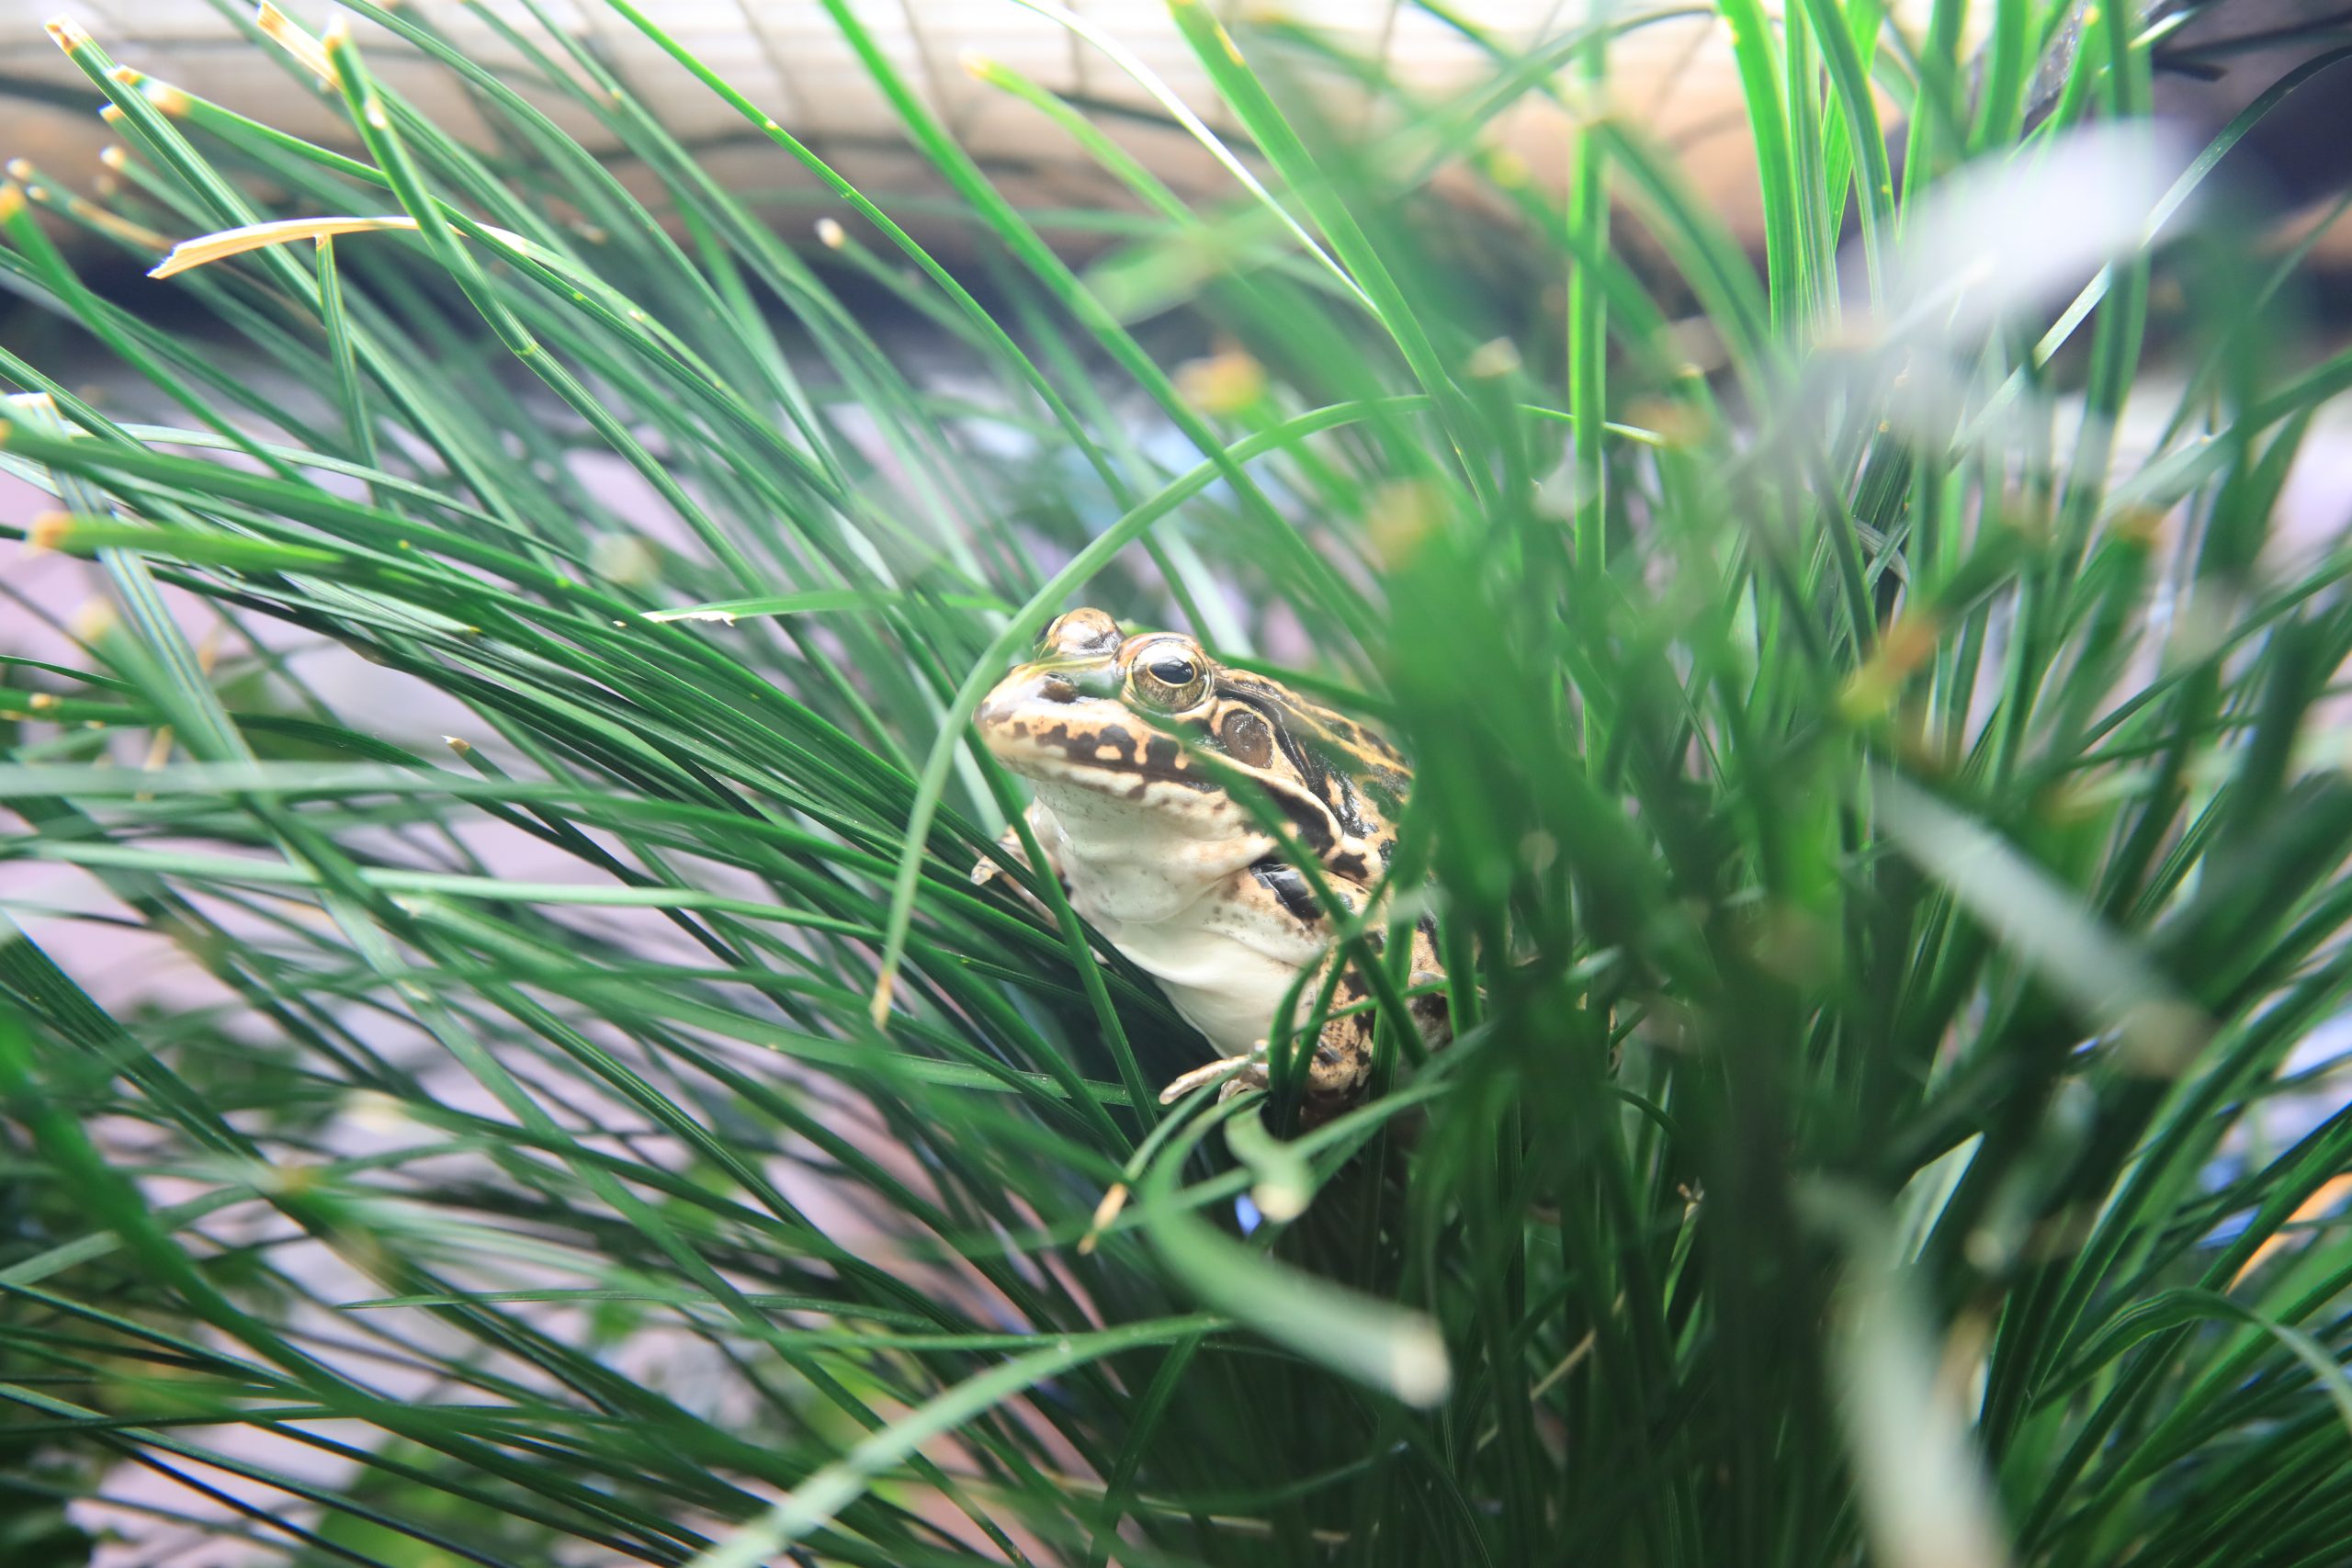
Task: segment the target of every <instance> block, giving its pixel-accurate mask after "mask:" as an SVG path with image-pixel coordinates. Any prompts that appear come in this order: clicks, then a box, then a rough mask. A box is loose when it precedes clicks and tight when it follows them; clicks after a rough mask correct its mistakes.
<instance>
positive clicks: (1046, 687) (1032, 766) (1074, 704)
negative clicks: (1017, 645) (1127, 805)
mask: <svg viewBox="0 0 2352 1568" xmlns="http://www.w3.org/2000/svg"><path fill="white" fill-rule="evenodd" d="M973 718H974V720H975V721H976V722H977V723H978V725H979V728H980V735H981V738H982V739H985V740H986V741H987V742H988V747H989V750H990V751H992V752H994V753H995V754H996V758H997V760H998V761H1001V762H1002V763H1003V764H1004V765H1005V766H1006V767H1008V768H1011V769H1012V771H1013V772H1014V773H1020V774H1022V775H1023V776H1024V777H1027V778H1032V779H1040V780H1047V781H1050V782H1053V783H1056V784H1077V785H1079V786H1080V787H1082V788H1086V789H1091V790H1093V791H1096V792H1098V793H1100V794H1103V795H1114V796H1122V797H1139V796H1140V795H1141V793H1142V791H1143V790H1144V789H1145V788H1146V787H1147V786H1148V785H1149V784H1175V785H1178V786H1181V787H1182V788H1184V789H1191V790H1200V791H1204V792H1206V791H1211V790H1214V789H1216V787H1217V785H1216V780H1214V779H1212V778H1211V777H1209V775H1208V773H1207V772H1206V771H1205V770H1204V769H1202V768H1201V767H1200V766H1199V765H1198V764H1197V762H1196V761H1194V760H1193V757H1192V756H1191V755H1189V754H1188V752H1187V750H1186V749H1185V747H1184V744H1183V742H1182V741H1181V740H1179V739H1177V738H1176V737H1174V736H1172V735H1168V734H1164V733H1162V732H1161V731H1159V730H1157V729H1154V728H1152V727H1151V726H1150V725H1149V724H1148V723H1146V722H1145V721H1144V720H1143V719H1141V718H1139V717H1137V716H1136V715H1134V714H1132V713H1130V712H1128V711H1127V709H1126V708H1125V707H1124V706H1122V705H1119V704H1118V703H1116V702H1113V701H1111V700H1109V699H1107V698H1103V697H1094V696H1088V695H1086V694H1084V693H1082V692H1081V691H1080V689H1079V687H1078V686H1077V684H1076V683H1075V682H1071V681H1070V680H1069V679H1068V678H1067V677H1066V676H1065V675H1064V674H1062V673H1060V672H1057V671H1053V670H1050V669H1039V668H1036V667H1035V666H1033V667H1031V668H1029V669H1026V670H1022V671H1016V672H1015V673H1014V674H1013V675H1012V676H1011V677H1009V678H1007V679H1006V680H1005V681H1004V682H1003V683H1002V684H1001V685H999V686H998V687H997V688H996V690H994V691H993V692H990V693H989V694H988V698H987V700H986V701H984V702H983V703H981V704H980V707H979V711H978V713H976V714H974V715H973Z"/></svg>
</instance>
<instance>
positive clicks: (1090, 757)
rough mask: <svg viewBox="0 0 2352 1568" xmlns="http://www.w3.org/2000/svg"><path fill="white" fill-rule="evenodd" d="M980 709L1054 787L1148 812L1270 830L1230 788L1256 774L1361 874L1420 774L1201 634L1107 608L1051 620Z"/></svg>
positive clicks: (1045, 785)
mask: <svg viewBox="0 0 2352 1568" xmlns="http://www.w3.org/2000/svg"><path fill="white" fill-rule="evenodd" d="M975 717H976V720H977V722H978V726H979V730H980V736H981V739H984V740H985V741H986V742H987V743H988V747H989V750H990V751H992V752H994V753H995V754H996V756H997V758H998V759H999V760H1000V761H1002V762H1003V763H1004V765H1005V766H1007V767H1009V768H1011V769H1012V771H1013V772H1014V773H1020V774H1022V775H1023V776H1024V777H1027V778H1029V779H1032V780H1035V782H1036V784H1037V785H1038V789H1039V794H1040V795H1041V796H1043V797H1045V798H1046V799H1048V800H1052V801H1056V802H1057V804H1059V805H1063V806H1080V805H1084V806H1085V807H1086V808H1087V809H1089V810H1090V811H1091V812H1094V813H1098V814H1099V813H1101V812H1102V811H1103V810H1104V809H1106V808H1112V809H1117V808H1125V809H1128V810H1134V811H1140V812H1144V813H1148V814H1150V815H1152V816H1154V817H1156V818H1161V819H1162V820H1163V823H1164V825H1165V826H1166V827H1167V828H1169V829H1173V830H1175V831H1178V832H1181V833H1182V834H1184V835H1185V836H1188V837H1193V838H1205V837H1209V836H1212V835H1224V834H1245V833H1246V834H1249V835H1250V836H1253V837H1254V836H1257V835H1256V834H1255V830H1254V829H1250V828H1249V827H1248V826H1247V823H1248V816H1247V813H1245V812H1243V811H1242V810H1241V808H1240V807H1238V806H1236V805H1235V804H1234V802H1233V800H1232V798H1231V796H1230V795H1228V794H1227V787H1226V781H1227V780H1228V779H1230V778H1232V777H1234V776H1235V775H1237V774H1238V775H1240V776H1244V777H1247V778H1250V779H1251V780H1254V781H1255V782H1256V783H1257V784H1259V785H1260V787H1261V788H1262V789H1263V790H1264V791H1265V792H1266V795H1267V796H1268V797H1269V798H1270V799H1272V801H1273V803H1274V804H1275V805H1276V807H1279V808H1280V809H1281V811H1282V812H1283V815H1284V816H1285V817H1286V818H1289V820H1290V823H1291V826H1292V828H1293V829H1295V831H1296V833H1297V835H1298V837H1299V840H1300V841H1301V842H1302V843H1303V844H1305V845H1306V847H1307V848H1308V849H1309V850H1310V851H1312V852H1314V853H1315V854H1316V855H1317V857H1318V858H1319V859H1321V860H1322V861H1323V863H1325V864H1326V865H1328V866H1330V867H1332V868H1333V869H1334V870H1335V871H1336V872H1337V873H1338V874H1340V875H1342V876H1347V877H1350V878H1351V879H1355V880H1368V879H1369V877H1370V876H1371V875H1372V874H1374V872H1375V871H1376V869H1377V867H1378V866H1379V865H1380V864H1382V863H1385V861H1386V859H1387V856H1388V852H1389V851H1390V849H1391V848H1392V847H1393V844H1394V840H1395V834H1394V832H1393V830H1392V829H1391V826H1390V824H1391V821H1392V819H1393V811H1394V808H1395V807H1396V806H1397V804H1398V803H1400V802H1401V800H1402V798H1403V796H1404V793H1405V789H1406V786H1407V784H1408V778H1407V774H1406V772H1405V768H1404V764H1403V762H1402V761H1400V760H1399V759H1398V757H1397V753H1396V752H1395V751H1394V750H1391V749H1390V748H1389V746H1388V744H1387V743H1386V742H1385V741H1384V740H1382V739H1380V738H1379V737H1378V736H1377V735H1374V734H1373V733H1372V732H1371V731H1369V730H1367V729H1364V728H1362V727H1361V726H1358V725H1355V724H1353V723H1351V722H1350V721H1349V720H1347V719H1345V718H1342V717H1340V716H1339V715H1337V714H1334V713H1331V712H1329V711H1328V710H1327V709H1324V708H1321V707H1318V706H1317V705H1314V704H1312V703H1309V702H1306V701H1305V700H1303V699H1302V698H1300V697H1298V696H1297V695H1295V694H1293V693H1292V692H1291V691H1289V690H1288V689H1287V688H1285V687H1283V685H1281V684H1280V683H1278V682H1273V681H1270V680H1268V679H1267V678H1265V677H1264V676H1262V675H1256V674H1251V673H1250V672H1249V671H1240V670H1232V669H1227V668H1226V667H1225V666H1222V665H1220V664H1218V663H1217V662H1216V660H1213V659H1211V658H1210V657H1209V656H1208V655H1207V653H1205V652H1204V651H1203V649H1202V648H1201V645H1200V644H1199V643H1197V642H1194V641H1193V639H1192V638H1190V637H1179V636H1177V635H1175V634H1173V633H1170V632H1146V633H1143V634H1142V635H1140V636H1136V637H1122V636H1120V633H1119V627H1118V623H1116V622H1115V621H1114V620H1112V619H1111V617H1110V616H1109V615H1104V614H1103V612H1102V611H1100V610H1072V611H1071V612H1070V613H1069V614H1068V615H1064V616H1062V617H1061V618H1060V619H1058V620H1057V621H1055V622H1054V624H1053V625H1051V626H1047V627H1046V633H1045V636H1044V637H1042V638H1040V639H1039V641H1038V645H1037V652H1036V656H1035V658H1034V659H1032V660H1030V661H1029V662H1028V663H1025V664H1022V665H1019V666H1017V667H1015V668H1014V669H1013V671H1012V672H1011V673H1010V674H1008V675H1006V676H1005V678H1004V679H1003V680H1002V681H1001V682H998V683H997V686H996V689H995V690H993V691H991V692H990V693H989V694H988V696H987V697H986V698H985V699H984V700H983V701H982V702H981V704H980V706H979V711H978V714H977V715H976V716H975ZM1209 759H1214V761H1210V760H1209ZM1268 842H1271V840H1268Z"/></svg>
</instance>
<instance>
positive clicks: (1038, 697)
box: [974, 669, 1079, 728]
mask: <svg viewBox="0 0 2352 1568" xmlns="http://www.w3.org/2000/svg"><path fill="white" fill-rule="evenodd" d="M1078 697H1079V690H1078V686H1077V684H1076V683H1075V682H1072V681H1070V680H1069V679H1067V678H1066V677H1064V676H1061V675H1057V674H1055V673H1052V672H1051V671H1044V670H1035V669H1032V670H1017V671H1013V672H1012V674H1011V675H1008V676H1006V677H1005V678H1004V679H1003V680H1002V681H1001V682H998V683H997V687H996V690H994V691H992V692H990V693H989V694H988V695H987V696H986V697H985V698H983V699H982V700H981V703H980V707H979V711H978V713H977V714H975V715H974V717H976V718H977V719H978V720H979V722H980V724H981V726H982V727H983V728H986V727H989V726H992V725H999V724H1002V723H1004V722H1005V721H1007V720H1008V719H1011V718H1012V717H1014V716H1016V715H1018V714H1021V713H1022V712H1023V711H1025V710H1028V709H1032V708H1035V707H1036V706H1037V705H1040V704H1043V703H1074V702H1076V701H1078Z"/></svg>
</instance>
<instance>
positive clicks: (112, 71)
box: [107, 65, 147, 87]
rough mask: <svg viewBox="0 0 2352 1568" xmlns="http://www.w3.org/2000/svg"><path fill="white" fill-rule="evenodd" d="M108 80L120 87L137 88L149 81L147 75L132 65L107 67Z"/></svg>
mask: <svg viewBox="0 0 2352 1568" xmlns="http://www.w3.org/2000/svg"><path fill="white" fill-rule="evenodd" d="M145 80H147V73H145V72H144V71H141V70H140V69H138V68H137V67H136V66H131V65H109V66H107V81H109V82H112V83H115V84H116V85H119V86H124V87H136V86H137V85H139V84H140V83H141V82H144V81H145Z"/></svg>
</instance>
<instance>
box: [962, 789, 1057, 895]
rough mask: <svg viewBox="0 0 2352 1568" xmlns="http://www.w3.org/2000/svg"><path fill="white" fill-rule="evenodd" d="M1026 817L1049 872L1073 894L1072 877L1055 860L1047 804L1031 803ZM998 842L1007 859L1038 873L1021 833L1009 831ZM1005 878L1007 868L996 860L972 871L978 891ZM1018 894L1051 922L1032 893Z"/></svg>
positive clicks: (1022, 891)
mask: <svg viewBox="0 0 2352 1568" xmlns="http://www.w3.org/2000/svg"><path fill="white" fill-rule="evenodd" d="M1026 815H1027V817H1028V818H1029V831H1030V832H1031V833H1033V834H1035V836H1036V840H1037V847H1038V848H1039V849H1041V850H1043V851H1044V852H1045V853H1046V869H1047V870H1048V871H1051V872H1052V873H1053V874H1054V876H1055V878H1056V880H1057V881H1059V882H1060V883H1061V885H1062V891H1063V892H1064V893H1068V892H1069V873H1068V872H1067V871H1064V870H1063V869H1062V867H1061V866H1060V864H1059V863H1057V861H1056V860H1055V858H1054V848H1053V846H1054V835H1053V834H1052V833H1051V832H1049V831H1048V830H1047V827H1048V824H1047V821H1046V817H1045V808H1044V806H1043V804H1042V803H1041V802H1038V801H1034V800H1033V801H1031V802H1030V803H1029V809H1028V812H1027V813H1026ZM996 841H997V847H998V848H999V849H1001V850H1002V851H1003V852H1004V855H1005V858H1006V859H1007V860H1010V861H1012V863H1014V864H1015V865H1018V866H1020V867H1021V868H1022V869H1023V870H1024V871H1035V869H1036V867H1035V866H1033V865H1031V864H1030V863H1029V852H1028V851H1027V850H1025V849H1023V847H1022V844H1021V834H1020V831H1019V829H1013V828H1007V829H1005V830H1004V831H1003V832H1002V833H1000V834H999V835H997V840H996ZM1003 877H1004V867H1003V866H1002V865H1001V864H999V863H997V862H996V861H993V860H989V859H987V858H983V859H982V860H981V861H980V862H979V863H978V864H977V865H975V866H973V867H972V886H975V887H986V886H988V885H989V883H991V882H996V881H999V880H1001V879H1003ZM1014 892H1015V893H1016V895H1017V896H1018V897H1021V898H1022V899H1023V900H1025V901H1026V902H1027V903H1029V904H1030V905H1031V906H1032V907H1034V908H1035V909H1036V910H1037V911H1038V912H1039V913H1040V914H1043V915H1046V917H1047V919H1048V920H1049V921H1050V919H1051V913H1050V911H1048V910H1047V909H1046V906H1045V904H1044V903H1043V902H1042V901H1040V900H1039V899H1037V898H1035V897H1032V896H1031V895H1030V893H1029V891H1028V889H1026V888H1023V887H1019V886H1016V887H1015V888H1014Z"/></svg>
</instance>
